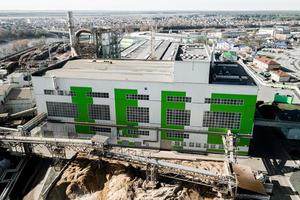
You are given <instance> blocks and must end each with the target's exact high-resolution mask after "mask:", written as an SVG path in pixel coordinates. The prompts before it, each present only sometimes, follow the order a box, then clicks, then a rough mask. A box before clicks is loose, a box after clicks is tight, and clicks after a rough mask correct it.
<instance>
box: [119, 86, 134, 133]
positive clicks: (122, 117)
mask: <svg viewBox="0 0 300 200" xmlns="http://www.w3.org/2000/svg"><path fill="white" fill-rule="evenodd" d="M114 92H115V110H116V123H117V124H118V125H128V126H138V123H136V122H129V121H128V120H127V107H129V106H130V107H138V100H133V99H127V98H126V95H127V94H138V91H137V90H134V89H115V90H114ZM122 133H123V137H138V136H137V135H129V134H128V129H122Z"/></svg>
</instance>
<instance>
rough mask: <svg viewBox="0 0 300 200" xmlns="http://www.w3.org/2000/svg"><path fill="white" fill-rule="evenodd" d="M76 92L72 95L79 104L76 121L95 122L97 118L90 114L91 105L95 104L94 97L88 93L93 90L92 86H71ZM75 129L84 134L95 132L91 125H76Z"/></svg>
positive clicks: (74, 101)
mask: <svg viewBox="0 0 300 200" xmlns="http://www.w3.org/2000/svg"><path fill="white" fill-rule="evenodd" d="M70 89H71V91H72V92H73V93H74V94H75V95H74V96H72V103H73V104H75V105H76V106H77V109H78V116H77V118H75V121H76V122H89V123H95V120H93V119H90V115H89V105H91V104H93V98H92V97H89V96H88V93H90V92H92V88H91V87H76V86H73V87H71V88H70ZM75 130H76V132H77V133H83V134H94V133H95V132H93V131H91V130H90V127H89V126H84V125H75Z"/></svg>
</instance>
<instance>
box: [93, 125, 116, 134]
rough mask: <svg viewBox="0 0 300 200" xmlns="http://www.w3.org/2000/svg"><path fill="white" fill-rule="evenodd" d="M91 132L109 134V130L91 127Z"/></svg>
mask: <svg viewBox="0 0 300 200" xmlns="http://www.w3.org/2000/svg"><path fill="white" fill-rule="evenodd" d="M91 131H95V132H102V133H111V128H106V127H98V126H91Z"/></svg>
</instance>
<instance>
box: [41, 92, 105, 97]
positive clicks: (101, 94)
mask: <svg viewBox="0 0 300 200" xmlns="http://www.w3.org/2000/svg"><path fill="white" fill-rule="evenodd" d="M44 94H45V95H55V90H44ZM57 95H61V96H75V93H74V92H73V91H67V90H57ZM87 96H89V97H96V98H109V93H106V92H90V93H88V94H87Z"/></svg>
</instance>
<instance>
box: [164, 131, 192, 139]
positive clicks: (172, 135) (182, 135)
mask: <svg viewBox="0 0 300 200" xmlns="http://www.w3.org/2000/svg"><path fill="white" fill-rule="evenodd" d="M167 137H168V138H185V139H189V137H190V135H189V134H185V133H180V132H167Z"/></svg>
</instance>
